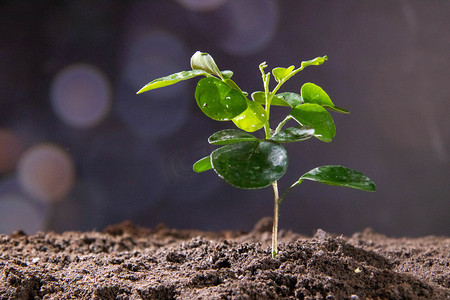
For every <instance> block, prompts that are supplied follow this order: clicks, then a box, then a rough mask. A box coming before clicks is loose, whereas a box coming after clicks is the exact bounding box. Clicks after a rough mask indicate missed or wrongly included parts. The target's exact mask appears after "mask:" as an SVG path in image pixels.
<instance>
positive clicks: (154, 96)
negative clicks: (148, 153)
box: [116, 32, 194, 138]
mask: <svg viewBox="0 0 450 300" xmlns="http://www.w3.org/2000/svg"><path fill="white" fill-rule="evenodd" d="M161 45H164V46H161ZM186 53H187V51H186V50H185V48H184V46H183V44H182V43H181V42H180V41H179V40H178V39H177V38H176V37H174V36H173V35H170V34H166V33H162V32H152V33H147V34H144V35H142V36H141V37H140V38H138V39H135V40H134V41H133V43H132V44H131V45H130V48H129V50H128V51H127V54H126V55H125V57H126V61H125V63H124V68H123V73H122V79H121V81H120V83H119V85H118V87H117V89H116V103H117V105H116V108H117V111H118V115H119V117H120V118H121V120H122V121H123V122H124V123H125V124H126V125H127V126H128V127H129V128H130V129H131V130H132V131H134V132H135V133H136V134H137V135H138V136H140V137H141V138H157V137H161V136H165V135H168V134H171V133H173V132H174V131H176V130H177V129H179V128H180V127H181V126H182V125H183V123H184V122H185V121H186V119H187V114H188V108H189V103H190V102H191V101H194V100H193V99H192V98H193V97H192V96H186V95H187V93H186V85H185V83H178V84H176V85H173V86H171V88H166V89H159V90H154V91H151V92H147V93H144V94H140V95H136V92H137V91H138V90H139V89H140V88H142V87H143V86H144V85H145V84H146V83H148V82H150V81H151V80H153V79H156V78H158V77H162V76H166V75H168V74H171V73H175V72H179V71H180V70H183V69H189V68H190V67H189V65H188V63H186V61H188V59H189V55H187V54H186ZM180 58H184V65H183V64H181V63H177V62H178V61H180Z"/></svg>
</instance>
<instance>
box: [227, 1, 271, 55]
mask: <svg viewBox="0 0 450 300" xmlns="http://www.w3.org/2000/svg"><path fill="white" fill-rule="evenodd" d="M225 7H226V10H224V13H226V14H227V18H226V20H227V27H228V28H227V30H228V32H226V34H225V35H224V37H223V38H222V39H221V40H219V44H220V46H221V47H222V48H223V49H224V50H225V51H227V52H228V53H230V54H235V55H249V54H252V53H256V52H258V51H260V50H262V49H264V47H266V46H267V45H268V44H269V43H270V42H271V41H272V39H273V38H274V36H275V33H276V30H277V25H278V7H277V3H276V2H275V1H272V0H247V1H240V0H230V1H228V2H227V4H226V6H225Z"/></svg>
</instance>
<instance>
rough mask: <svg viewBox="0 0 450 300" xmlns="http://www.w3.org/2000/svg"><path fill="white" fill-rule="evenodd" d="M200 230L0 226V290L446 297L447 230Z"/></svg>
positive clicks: (112, 295)
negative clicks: (416, 234)
mask: <svg viewBox="0 0 450 300" xmlns="http://www.w3.org/2000/svg"><path fill="white" fill-rule="evenodd" d="M279 240H280V245H279V250H280V252H279V254H278V256H277V258H276V259H273V258H272V257H271V247H270V243H271V220H270V219H267V218H264V219H262V220H261V221H260V222H259V223H258V224H256V225H255V228H254V229H253V231H251V232H249V233H245V232H221V233H210V232H199V231H188V230H175V229H169V228H166V227H164V226H159V227H157V228H155V229H145V228H141V227H138V226H135V225H133V224H131V223H129V222H125V223H122V224H118V225H114V226H110V227H108V228H106V229H105V230H104V231H103V232H65V233H62V234H56V233H52V232H42V233H37V234H35V235H26V234H24V233H23V232H21V231H18V232H15V233H13V234H11V235H0V299H449V298H450V268H449V262H450V259H449V258H450V238H449V237H435V236H429V237H423V238H415V239H409V238H400V239H398V238H388V237H386V236H385V235H382V234H377V233H375V232H373V231H371V230H366V231H364V232H360V233H355V234H354V235H352V236H350V237H343V236H335V235H332V234H329V233H327V232H325V231H323V230H320V229H319V230H317V232H316V234H315V235H314V236H313V237H306V236H301V235H299V234H296V233H293V232H289V231H280V238H279Z"/></svg>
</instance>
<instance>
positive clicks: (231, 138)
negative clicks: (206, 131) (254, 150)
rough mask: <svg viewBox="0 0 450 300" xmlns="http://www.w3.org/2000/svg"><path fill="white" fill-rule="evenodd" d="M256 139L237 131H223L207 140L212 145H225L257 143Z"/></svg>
mask: <svg viewBox="0 0 450 300" xmlns="http://www.w3.org/2000/svg"><path fill="white" fill-rule="evenodd" d="M257 140H258V139H257V138H256V137H254V136H253V135H251V134H250V133H247V132H244V131H242V130H237V129H224V130H221V131H218V132H216V133H214V134H213V135H211V136H210V137H209V138H208V142H209V143H210V144H213V145H227V144H234V143H238V142H243V141H257Z"/></svg>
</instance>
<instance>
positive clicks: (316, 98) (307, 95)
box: [300, 82, 334, 107]
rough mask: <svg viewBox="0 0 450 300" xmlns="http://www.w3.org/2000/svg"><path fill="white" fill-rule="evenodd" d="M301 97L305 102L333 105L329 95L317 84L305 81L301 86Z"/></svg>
mask: <svg viewBox="0 0 450 300" xmlns="http://www.w3.org/2000/svg"><path fill="white" fill-rule="evenodd" d="M300 91H301V94H302V99H303V101H304V102H305V103H315V104H319V105H327V106H331V107H334V103H333V102H332V101H331V99H330V96H328V94H327V93H326V92H325V91H324V90H323V89H322V88H321V87H320V86H318V85H316V84H314V83H311V82H307V83H305V84H304V85H303V86H302V88H301V90H300Z"/></svg>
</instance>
